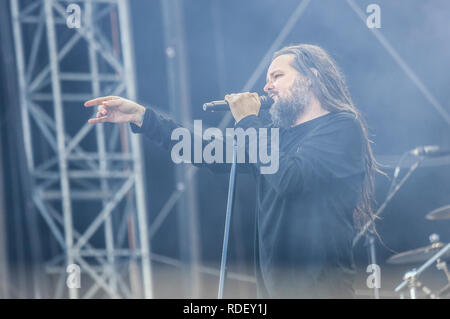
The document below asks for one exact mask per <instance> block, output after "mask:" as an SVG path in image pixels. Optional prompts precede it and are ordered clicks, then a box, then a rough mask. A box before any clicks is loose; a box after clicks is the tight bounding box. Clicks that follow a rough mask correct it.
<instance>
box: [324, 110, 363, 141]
mask: <svg viewBox="0 0 450 319" xmlns="http://www.w3.org/2000/svg"><path fill="white" fill-rule="evenodd" d="M328 115H329V116H328V117H327V120H326V121H323V122H322V123H321V125H319V127H317V133H318V134H326V133H329V134H332V135H333V134H338V135H342V134H347V133H348V134H351V135H361V134H362V127H361V122H360V120H359V119H358V117H357V115H356V114H354V113H352V112H349V111H337V112H331V113H330V114H328Z"/></svg>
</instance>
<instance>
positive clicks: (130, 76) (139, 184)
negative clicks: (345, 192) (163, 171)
mask: <svg viewBox="0 0 450 319" xmlns="http://www.w3.org/2000/svg"><path fill="white" fill-rule="evenodd" d="M117 5H118V8H119V25H120V34H121V40H122V53H123V61H124V72H125V74H123V77H124V78H125V83H126V84H127V96H128V98H130V99H132V100H135V99H136V98H137V91H136V79H135V66H134V63H133V61H134V59H133V57H134V53H133V48H134V46H133V38H132V33H131V30H130V27H131V24H130V18H129V17H130V15H129V12H128V11H129V7H128V6H129V4H128V1H127V0H119V1H117ZM131 143H132V150H133V156H134V157H135V161H134V163H135V167H134V175H135V194H136V204H137V205H136V208H137V218H138V227H139V241H140V250H141V259H142V275H143V280H144V283H143V285H144V297H145V298H152V297H153V291H152V288H153V287H152V276H151V268H150V267H151V264H150V248H149V242H148V233H147V226H148V224H147V216H146V214H147V211H146V203H145V193H144V188H145V185H144V175H145V171H144V168H143V166H142V151H141V137H140V136H139V135H137V134H133V135H132V136H131Z"/></svg>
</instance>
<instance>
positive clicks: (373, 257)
mask: <svg viewBox="0 0 450 319" xmlns="http://www.w3.org/2000/svg"><path fill="white" fill-rule="evenodd" d="M367 244H368V245H369V247H368V248H369V249H368V250H369V262H370V264H371V265H376V264H377V258H376V254H375V238H374V236H373V235H371V234H367ZM373 297H374V299H380V289H379V288H378V287H377V286H375V288H374V289H373Z"/></svg>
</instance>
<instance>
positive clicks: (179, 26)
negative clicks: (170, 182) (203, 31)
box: [161, 0, 200, 298]
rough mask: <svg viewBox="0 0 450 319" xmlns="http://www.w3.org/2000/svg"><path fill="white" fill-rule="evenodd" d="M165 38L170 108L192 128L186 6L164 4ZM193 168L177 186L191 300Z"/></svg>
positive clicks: (169, 0) (165, 0) (195, 275)
mask: <svg viewBox="0 0 450 319" xmlns="http://www.w3.org/2000/svg"><path fill="white" fill-rule="evenodd" d="M161 6H162V11H163V20H164V37H165V43H166V46H165V47H166V56H167V69H168V70H167V71H168V80H169V105H170V108H171V112H172V114H173V117H174V118H175V119H176V120H177V121H179V122H181V123H182V125H184V126H190V125H189V121H191V114H190V102H189V101H190V94H189V85H188V81H189V80H188V67H187V61H186V59H187V58H186V48H185V38H184V32H183V29H184V26H183V14H182V2H181V1H179V0H162V1H161ZM190 169H192V168H191V167H189V168H188V171H186V167H180V166H178V167H176V168H175V170H176V173H175V179H176V180H175V182H176V185H177V188H178V189H184V190H185V191H184V192H183V195H182V196H181V198H180V201H179V202H178V204H177V210H178V216H179V234H180V237H179V239H180V240H179V243H180V257H181V260H182V262H183V267H184V283H185V290H190V292H189V293H188V296H189V297H192V298H198V296H199V295H200V285H199V282H200V277H199V271H198V269H199V266H198V263H199V256H200V245H199V239H198V226H197V224H198V217H197V214H198V213H197V211H198V205H197V194H196V189H195V187H194V186H195V185H196V180H195V178H191V179H190V182H191V185H189V186H188V187H187V186H186V185H185V182H186V181H187V180H189V178H188V176H189V174H190V173H192V171H189V170H190Z"/></svg>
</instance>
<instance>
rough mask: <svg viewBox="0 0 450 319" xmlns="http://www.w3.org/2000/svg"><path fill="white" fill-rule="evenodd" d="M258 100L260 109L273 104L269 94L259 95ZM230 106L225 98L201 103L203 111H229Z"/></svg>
mask: <svg viewBox="0 0 450 319" xmlns="http://www.w3.org/2000/svg"><path fill="white" fill-rule="evenodd" d="M259 101H260V102H261V110H264V109H270V107H271V106H272V104H273V100H272V98H270V97H269V96H266V95H263V96H260V97H259ZM229 110H230V106H229V105H228V102H227V101H225V100H221V101H212V102H209V103H205V104H203V111H209V112H221V111H229Z"/></svg>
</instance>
